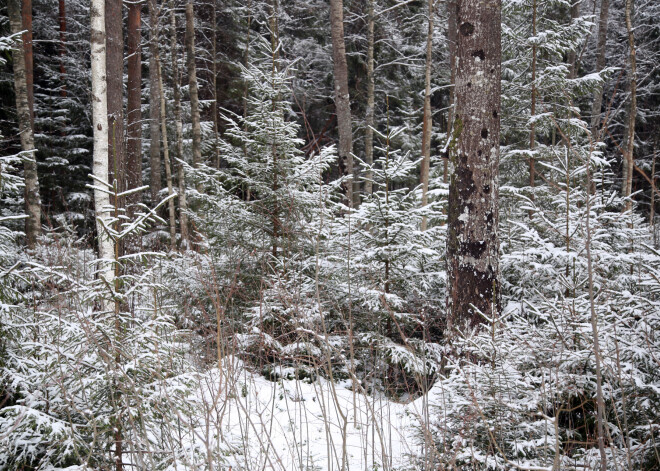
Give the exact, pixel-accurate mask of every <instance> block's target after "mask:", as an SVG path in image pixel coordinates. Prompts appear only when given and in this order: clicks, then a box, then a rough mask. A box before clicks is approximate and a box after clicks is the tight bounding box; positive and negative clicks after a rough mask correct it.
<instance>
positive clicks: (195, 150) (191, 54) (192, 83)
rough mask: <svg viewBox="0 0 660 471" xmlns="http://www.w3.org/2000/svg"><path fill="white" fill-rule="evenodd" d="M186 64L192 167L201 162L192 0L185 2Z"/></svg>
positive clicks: (200, 132) (200, 128)
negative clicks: (190, 119) (190, 120)
mask: <svg viewBox="0 0 660 471" xmlns="http://www.w3.org/2000/svg"><path fill="white" fill-rule="evenodd" d="M185 43H186V66H187V69H188V89H189V93H190V115H191V118H192V134H193V135H192V154H193V155H192V157H193V158H192V164H193V167H194V168H197V167H199V165H200V164H201V163H202V127H201V124H200V121H201V120H200V116H199V91H198V87H197V69H196V67H195V12H194V10H193V4H192V1H189V2H188V3H186V37H185Z"/></svg>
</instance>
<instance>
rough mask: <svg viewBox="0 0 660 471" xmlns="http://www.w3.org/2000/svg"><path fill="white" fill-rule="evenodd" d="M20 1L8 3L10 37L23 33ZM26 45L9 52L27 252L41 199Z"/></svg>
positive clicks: (35, 229)
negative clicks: (23, 195) (11, 64)
mask: <svg viewBox="0 0 660 471" xmlns="http://www.w3.org/2000/svg"><path fill="white" fill-rule="evenodd" d="M19 2H20V0H9V2H8V5H7V7H8V10H9V11H8V13H9V22H10V25H11V32H12V34H18V33H20V32H21V31H23V28H24V26H23V20H22V18H21V4H20V3H19ZM25 46H26V44H25V43H24V44H17V45H16V46H15V47H14V50H13V54H12V55H13V61H12V62H13V66H14V90H15V93H16V113H17V115H18V133H19V135H20V138H21V149H22V151H23V152H24V153H25V154H24V155H23V168H24V176H25V212H26V214H27V216H28V217H27V219H26V220H25V237H26V242H27V246H28V248H29V249H34V248H35V246H36V245H37V238H38V237H39V236H40V235H41V198H40V196H39V176H38V173H37V160H36V148H35V145H34V128H33V120H32V114H31V112H30V100H29V96H30V92H29V89H30V86H29V84H28V81H27V77H26V75H27V73H26V56H27V54H26V50H25Z"/></svg>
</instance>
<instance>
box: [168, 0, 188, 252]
mask: <svg viewBox="0 0 660 471" xmlns="http://www.w3.org/2000/svg"><path fill="white" fill-rule="evenodd" d="M170 27H171V28H172V31H171V32H170V52H171V54H172V78H173V82H174V83H173V88H174V119H175V122H176V156H177V158H178V159H179V160H181V161H183V160H184V155H183V120H182V118H181V89H180V88H179V80H180V77H179V63H178V61H177V40H176V37H177V36H176V15H175V12H174V0H170ZM177 181H178V183H179V231H180V233H181V247H183V248H185V247H187V246H188V215H187V211H188V202H187V199H186V178H185V172H184V167H183V164H182V163H178V164H177Z"/></svg>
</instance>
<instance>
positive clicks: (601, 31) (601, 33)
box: [591, 0, 610, 139]
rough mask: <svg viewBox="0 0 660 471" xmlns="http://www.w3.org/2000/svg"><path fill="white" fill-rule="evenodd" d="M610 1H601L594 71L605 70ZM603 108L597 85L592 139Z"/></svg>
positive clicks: (592, 118)
mask: <svg viewBox="0 0 660 471" xmlns="http://www.w3.org/2000/svg"><path fill="white" fill-rule="evenodd" d="M609 10H610V0H601V2H600V17H599V19H598V45H597V48H596V71H598V72H600V71H601V70H603V69H604V68H605V60H606V57H605V52H606V49H607V48H606V46H607V21H608V19H609ZM602 106H603V86H602V85H598V86H597V87H596V91H595V92H594V102H593V106H592V108H591V134H592V135H593V136H594V139H597V138H598V137H597V136H598V125H599V124H600V113H601V108H602Z"/></svg>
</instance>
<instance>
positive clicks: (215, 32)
mask: <svg viewBox="0 0 660 471" xmlns="http://www.w3.org/2000/svg"><path fill="white" fill-rule="evenodd" d="M211 1H212V3H213V15H212V16H213V18H212V21H213V36H212V38H211V42H212V44H211V54H212V55H213V70H212V72H213V76H212V77H211V82H212V85H213V105H212V107H211V112H212V113H213V138H214V139H213V154H214V160H215V168H220V146H219V141H220V133H219V131H218V127H219V126H218V118H219V117H218V18H217V7H218V5H217V3H216V0H211Z"/></svg>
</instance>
